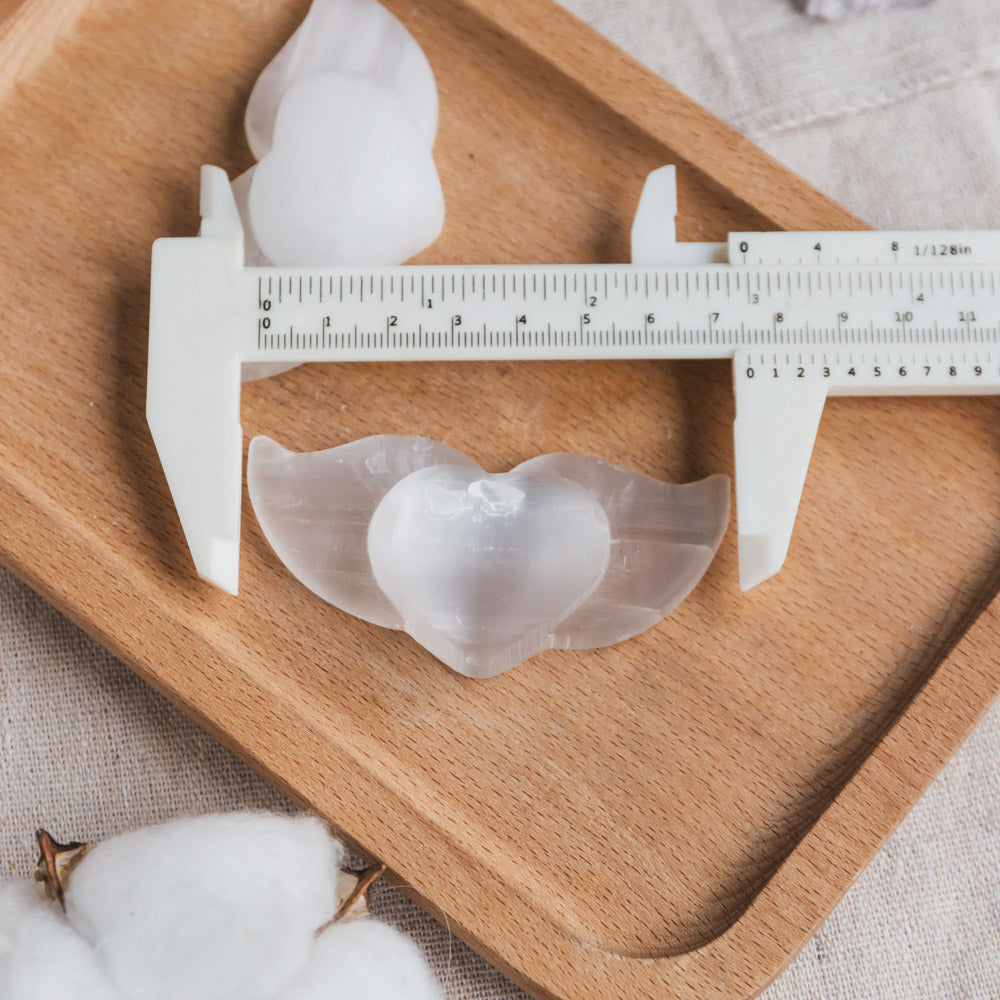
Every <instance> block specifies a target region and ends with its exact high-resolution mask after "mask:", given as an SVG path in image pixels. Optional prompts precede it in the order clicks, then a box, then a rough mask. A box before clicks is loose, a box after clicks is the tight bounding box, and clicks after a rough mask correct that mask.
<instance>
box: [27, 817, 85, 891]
mask: <svg viewBox="0 0 1000 1000" xmlns="http://www.w3.org/2000/svg"><path fill="white" fill-rule="evenodd" d="M35 840H37V841H38V849H39V851H41V854H40V856H39V858H38V867H37V868H36V869H35V879H36V880H37V881H39V882H41V883H42V884H43V885H44V886H45V894H46V895H47V896H48V897H49V899H54V900H56V901H57V902H58V903H59V905H60V906H61V907H62V908H63V909H65V908H66V901H65V890H66V879H67V878H68V877H69V874H70V872H72V871H73V869H74V868H75V867H76V866H77V865H78V864H79V863H80V861H82V860H83V857H84V855H85V854H86V853H87V851H88V850H90V845H89V844H81V843H80V842H79V841H76V840H74V841H71V842H70V843H69V844H60V843H59V842H58V841H56V840H54V839H53V837H52V835H51V834H50V833H49V832H48V831H47V830H38V831H36V833H35Z"/></svg>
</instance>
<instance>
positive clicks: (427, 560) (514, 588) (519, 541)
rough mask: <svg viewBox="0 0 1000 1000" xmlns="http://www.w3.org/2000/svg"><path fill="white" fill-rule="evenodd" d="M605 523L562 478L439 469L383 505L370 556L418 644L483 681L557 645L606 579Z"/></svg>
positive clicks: (413, 477) (374, 523) (402, 486)
mask: <svg viewBox="0 0 1000 1000" xmlns="http://www.w3.org/2000/svg"><path fill="white" fill-rule="evenodd" d="M610 550H611V532H610V529H609V526H608V519H607V516H606V515H605V513H604V510H603V509H602V507H601V505H600V504H599V503H598V501H597V498H596V497H595V496H594V494H593V493H591V491H590V490H588V489H585V488H584V487H582V486H580V485H578V484H577V483H574V482H570V481H569V480H567V479H563V478H562V477H560V476H556V475H551V474H550V475H546V474H535V475H532V474H525V473H519V472H516V471H515V472H508V473H504V474H501V475H487V474H486V473H483V472H482V471H481V470H479V469H475V468H473V469H469V468H462V467H456V466H438V467H436V468H428V469H421V470H419V471H417V472H414V473H411V474H410V475H409V476H407V477H406V478H405V479H403V480H401V481H400V482H399V483H397V484H396V485H395V486H394V487H393V488H392V489H391V490H390V491H389V492H388V494H386V496H385V497H384V498H383V500H382V502H381V503H380V504H379V505H378V507H377V508H376V510H375V514H374V516H373V517H372V520H371V524H370V526H369V528H368V555H369V558H370V559H371V566H372V571H373V573H374V575H375V579H376V581H377V582H378V585H379V587H381V589H382V591H383V593H384V594H385V595H386V596H387V597H388V598H389V600H390V601H391V602H392V603H393V605H394V606H395V607H396V609H397V610H398V611H399V613H400V614H401V616H402V618H403V621H404V628H405V629H406V631H407V632H409V633H410V634H411V635H412V636H413V637H414V638H415V639H416V640H417V641H418V642H419V643H420V644H421V645H423V646H424V647H426V648H427V649H429V650H430V651H431V652H432V653H434V655H435V656H437V657H438V658H439V659H441V660H443V661H444V662H445V663H447V664H449V665H450V666H452V667H453V668H454V669H456V670H458V671H460V672H461V673H464V674H467V675H469V676H473V677H485V676H491V675H492V674H496V673H499V672H500V671H502V670H506V669H508V668H509V667H511V666H513V665H514V664H516V663H519V662H520V661H521V660H523V659H525V658H527V657H528V656H531V655H533V654H534V653H537V652H539V651H540V650H542V649H545V648H547V647H548V646H549V645H551V637H552V634H553V632H554V630H555V627H556V625H557V624H558V623H559V622H561V621H562V620H563V619H564V618H566V617H567V616H568V615H570V614H571V613H572V612H573V611H575V610H576V609H577V608H578V607H579V606H580V605H581V604H582V603H583V602H584V601H585V600H586V599H587V598H588V597H589V596H590V595H591V594H592V593H593V592H594V590H595V589H596V588H597V586H598V584H599V583H600V582H601V580H602V579H603V577H604V572H605V570H606V568H607V564H608V555H609V553H610Z"/></svg>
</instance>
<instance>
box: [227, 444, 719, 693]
mask: <svg viewBox="0 0 1000 1000" xmlns="http://www.w3.org/2000/svg"><path fill="white" fill-rule="evenodd" d="M247 481H248V486H249V491H250V499H251V501H252V503H253V506H254V510H255V512H256V514H257V518H258V520H259V521H260V524H261V527H262V529H263V531H264V534H265V536H266V537H267V540H268V541H269V542H270V544H271V546H272V547H273V548H274V550H275V551H276V552H277V554H278V555H279V557H280V558H281V559H282V561H283V562H284V563H285V565H286V566H287V567H288V568H289V570H290V571H291V572H292V573H293V574H294V575H295V576H296V577H298V579H300V580H301V581H302V582H303V583H305V584H306V586H308V587H309V588H310V589H311V590H313V591H314V592H316V593H317V594H319V595H320V596H321V597H323V598H324V599H325V600H327V601H330V602H331V603H332V604H335V605H337V606H338V607H340V608H342V609H343V610H345V611H348V612H350V613H351V614H354V615H357V616H358V617H361V618H364V619H366V620H367V621H371V622H374V623H375V624H377V625H384V626H387V627H389V628H398V629H405V630H406V631H407V632H409V633H410V635H412V636H413V637H414V638H415V639H416V640H417V641H418V642H420V643H421V644H422V645H423V646H424V647H425V648H427V649H428V650H430V651H431V652H432V653H434V655H436V656H437V657H438V658H439V659H441V660H442V661H443V662H445V663H446V664H448V666H450V667H452V668H453V669H455V670H457V671H458V672H459V673H463V674H466V675H467V676H470V677H490V676H493V675H494V674H497V673H500V672H502V671H504V670H507V669H509V668H510V667H512V666H515V665H516V664H517V663H520V662H521V661H522V660H524V659H526V658H527V657H529V656H532V655H534V654H535V653H537V652H539V651H541V650H543V649H549V648H574V649H585V648H591V647H595V646H603V645H610V644H612V643H615V642H619V641H621V640H623V639H627V638H629V637H631V636H633V635H636V634H638V633H639V632H642V631H644V630H645V629H647V628H649V627H650V626H651V625H654V624H655V623H656V622H658V621H659V620H660V619H661V618H663V617H664V616H665V615H666V614H668V613H669V612H670V611H672V610H673V609H674V608H675V607H676V606H677V605H678V604H679V603H680V602H681V601H682V600H683V599H684V597H685V596H687V594H688V593H689V592H690V591H691V590H692V589H693V588H694V586H695V585H696V584H697V582H698V580H700V579H701V577H702V575H703V574H704V572H705V570H706V569H707V568H708V565H709V563H710V562H711V560H712V558H713V556H714V555H715V552H716V550H717V548H718V546H719V543H720V541H721V540H722V536H723V533H724V532H725V528H726V524H727V522H728V519H729V481H728V479H727V478H726V477H725V476H710V477H709V478H707V479H704V480H701V481H700V482H696V483H688V484H683V485H675V484H670V483H663V482H660V481H659V480H656V479H653V478H651V477H649V476H644V475H641V474H640V473H636V472H631V471H629V470H627V469H623V468H621V467H620V466H617V465H613V464H611V463H610V462H605V461H602V460H600V459H597V458H591V457H588V456H582V455H570V454H556V455H543V456H541V457H540V458H535V459H532V460H530V461H528V462H524V463H522V464H521V465H519V466H517V467H516V468H515V469H513V470H512V471H511V472H509V473H504V474H487V473H484V472H483V470H482V469H480V468H479V466H478V465H476V464H475V463H474V462H473V461H472V460H471V459H469V458H468V457H466V456H465V455H463V454H462V453H461V452H458V451H455V450H454V449H453V448H449V447H448V446H447V445H443V444H439V443H437V442H433V441H429V440H427V439H426V438H414V437H397V436H385V435H383V436H378V437H370V438H364V439H362V440H360V441H354V442H352V443H351V444H347V445H342V446H340V447H338V448H331V449H328V450H327V451H319V452H311V453H306V454H296V453H293V452H290V451H286V450H285V449H284V448H282V447H281V446H280V445H278V444H276V443H275V442H274V441H271V440H270V439H268V438H260V437H258V438H254V439H253V441H252V442H251V444H250V457H249V462H248V468H247Z"/></svg>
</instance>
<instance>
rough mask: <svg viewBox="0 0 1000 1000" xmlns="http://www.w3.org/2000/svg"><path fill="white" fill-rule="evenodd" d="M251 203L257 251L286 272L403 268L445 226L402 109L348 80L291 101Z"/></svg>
mask: <svg viewBox="0 0 1000 1000" xmlns="http://www.w3.org/2000/svg"><path fill="white" fill-rule="evenodd" d="M247 204H248V210H249V217H250V223H251V227H252V229H253V234H254V236H255V237H256V240H257V243H258V245H259V246H260V249H261V252H262V253H263V254H264V255H265V256H266V257H267V258H268V259H269V260H271V261H273V262H275V263H280V264H283V265H309V264H321V263H326V264H340V263H352V264H362V265H363V264H388V263H400V262H402V261H404V260H406V259H407V258H409V257H412V256H413V255H414V254H415V253H417V252H418V251H420V250H422V249H423V248H424V247H425V246H427V245H428V244H429V243H431V242H433V241H434V240H435V239H436V238H437V236H438V234H439V233H440V232H441V227H442V225H443V224H444V195H443V194H442V191H441V184H440V181H439V180H438V176H437V171H436V170H435V168H434V160H433V159H432V158H431V154H430V150H429V149H428V148H427V146H426V145H425V144H424V142H423V139H422V137H421V135H420V132H419V131H418V129H417V127H416V125H415V124H414V123H413V119H412V118H411V117H410V115H409V114H408V112H407V110H406V107H405V105H404V104H403V102H402V101H401V100H400V99H399V97H397V96H396V95H395V94H394V93H393V92H392V91H391V90H389V89H388V88H386V87H385V86H383V85H382V84H380V83H377V82H376V81H374V80H372V79H369V78H368V77H363V76H358V75H357V74H353V73H344V72H329V73H318V74H315V75H313V76H310V77H307V78H305V79H303V80H301V81H299V82H298V83H296V84H295V85H294V86H293V87H292V88H291V89H290V90H289V91H288V93H287V94H286V95H285V98H284V100H283V101H282V103H281V108H280V109H279V112H278V119H277V122H276V124H275V131H274V145H273V147H272V148H271V151H270V152H269V153H268V154H267V155H266V156H265V157H264V158H263V159H262V160H261V161H260V163H258V164H257V166H256V168H255V170H254V173H253V177H252V179H251V182H250V193H249V197H248V199H247Z"/></svg>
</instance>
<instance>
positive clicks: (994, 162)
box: [0, 0, 1000, 1000]
mask: <svg viewBox="0 0 1000 1000" xmlns="http://www.w3.org/2000/svg"><path fill="white" fill-rule="evenodd" d="M563 2H564V3H565V4H566V5H567V6H568V7H569V8H570V9H572V10H573V11H575V12H576V13H577V14H579V15H580V16H582V17H583V18H584V19H585V20H588V21H589V22H590V23H591V24H593V25H594V26H595V27H596V28H597V29H598V30H600V31H602V32H604V33H605V34H606V35H608V36H609V37H610V38H612V40H614V41H615V42H617V43H618V44H619V45H621V46H622V47H623V48H625V49H626V50H628V51H630V52H631V53H632V54H633V55H635V56H636V57H638V58H639V59H641V60H643V61H644V62H645V63H646V64H647V65H649V66H650V67H651V68H652V69H654V70H656V71H657V72H659V73H661V74H662V75H664V76H665V77H666V78H667V79H669V80H670V81H671V82H672V83H674V84H676V85H677V86H679V87H680V88H681V89H682V90H684V91H685V92H687V93H689V94H690V95H691V96H692V97H694V98H695V99H697V100H699V101H700V102H701V103H703V104H705V105H706V106H707V107H709V108H710V109H711V110H712V111H714V112H715V113H716V114H718V115H720V116H721V117H723V118H724V119H726V120H728V121H729V122H730V123H731V124H733V125H734V126H736V127H737V128H738V129H740V130H741V131H743V132H744V133H745V134H747V135H749V136H750V137H751V138H753V139H755V140H756V141H757V142H759V143H760V144H761V145H762V146H764V148H765V149H767V150H768V151H769V152H770V153H772V154H773V155H775V156H776V157H777V158H778V159H780V160H782V161H783V162H785V163H786V164H788V165H789V166H790V167H791V168H792V169H794V170H796V171H797V172H799V173H801V174H803V175H804V176H805V177H807V178H809V179H810V180H811V181H812V182H813V183H814V184H816V185H817V186H818V187H820V188H822V189H823V190H825V191H827V192H828V193H830V194H831V195H833V196H834V197H835V198H836V199H838V200H839V201H841V202H842V203H843V204H844V205H846V206H847V207H848V208H850V209H851V210H852V211H854V212H855V213H857V214H858V215H859V216H861V217H862V218H865V219H867V220H868V221H869V222H871V223H873V224H874V225H876V226H878V227H880V228H889V227H912V228H932V227H940V228H958V227H963V226H965V227H969V228H1000V188H998V184H997V177H998V176H1000V102H998V97H1000V79H998V77H997V76H996V73H997V71H998V69H1000V21H998V19H997V18H996V7H995V4H994V3H993V2H991V0H936V2H935V3H933V4H931V6H929V7H924V8H918V9H912V10H899V11H892V12H887V13H884V14H871V15H868V16H866V17H863V18H861V19H859V20H857V21H853V22H848V23H842V24H832V25H831V24H822V23H817V22H812V21H810V20H808V19H805V18H803V16H802V15H801V14H799V13H797V12H796V11H795V10H793V8H792V7H791V5H790V3H789V2H788V0H563ZM443 113H447V109H446V108H444V109H443ZM682 211H683V206H682ZM0 530H2V513H0ZM998 803H1000V708H995V709H994V710H993V711H992V712H991V713H990V714H989V716H987V718H986V720H985V721H984V722H983V723H982V724H981V725H980V727H979V728H978V729H977V731H976V732H975V733H974V735H973V736H972V737H971V739H970V740H969V741H968V742H967V743H966V745H965V746H964V747H963V748H962V750H961V751H960V752H959V754H958V755H957V757H956V758H955V759H954V761H953V762H952V763H951V764H950V765H949V767H948V768H947V770H946V771H945V772H944V774H943V775H942V776H941V778H940V779H939V780H938V781H937V782H936V783H935V785H934V786H933V787H932V788H931V790H930V791H929V792H928V793H927V795H926V796H925V797H924V798H923V800H922V801H921V802H920V803H919V805H918V806H917V808H916V809H915V810H914V811H913V812H912V813H911V814H910V816H909V817H908V818H907V820H906V821H905V822H904V824H903V826H902V827H901V828H900V829H899V831H897V833H896V834H895V835H894V836H893V838H892V839H891V840H890V841H889V843H888V844H887V845H886V847H885V848H884V849H883V850H882V851H881V852H880V854H879V855H878V857H877V858H876V859H875V861H874V862H873V863H872V865H870V866H869V868H868V869H867V870H866V871H865V872H864V874H863V875H862V876H861V878H860V879H859V880H858V882H857V884H856V885H855V886H854V888H853V889H852V890H851V891H850V892H849V893H848V894H847V896H846V897H845V898H844V900H843V901H842V902H841V904H840V905H839V906H838V908H837V909H836V911H835V912H834V914H833V915H832V916H831V917H830V919H829V920H828V921H827V922H826V923H825V924H824V926H823V927H822V929H821V930H820V931H819V933H817V934H816V936H815V937H814V938H813V939H812V940H811V941H810V942H809V943H808V944H807V945H806V947H805V949H804V950H803V952H802V953H801V955H800V956H799V957H798V959H797V960H796V961H795V962H794V963H793V964H792V966H791V967H790V969H789V970H788V971H787V972H786V973H785V974H784V975H783V976H782V977H781V978H779V980H778V981H777V982H776V983H775V984H774V985H773V986H772V987H771V988H770V989H769V990H768V991H767V992H766V994H765V996H766V997H767V1000H821V998H822V1000H840V998H844V1000H846V998H852V1000H868V998H870V1000H917V998H925V997H934V998H938V1000H950V998H955V1000H958V998H963V1000H987V998H995V997H1000V805H998ZM234 808H276V809H289V808H291V807H290V806H289V805H288V804H287V803H286V802H285V801H284V800H283V799H282V798H281V797H280V796H279V795H278V794H277V793H276V792H274V791H273V790H272V789H270V788H269V787H268V786H267V785H266V784H265V783H264V782H263V781H261V780H260V779H259V778H257V777H256V776H255V775H254V774H252V773H251V772H250V771H249V769H248V768H246V767H245V766H244V765H243V764H241V763H240V762H239V761H238V760H236V759H235V758H234V757H233V756H232V755H231V754H229V753H228V752H227V751H225V750H224V749H222V748H221V747H220V746H219V745H217V744H216V743H215V742H214V741H212V740H211V739H209V738H208V737H207V736H205V735H204V734H202V733H201V732H200V731H199V730H198V729H197V728H196V727H195V726H194V725H193V724H192V723H190V722H189V721H188V720H187V719H186V718H184V717H183V716H182V715H181V714H180V713H179V712H177V711H176V710H175V709H173V708H172V707H171V706H169V705H168V704H167V703H166V702H165V701H164V700H163V699H162V698H160V697H159V696H158V695H156V694H155V693H154V692H152V691H151V690H150V689H149V688H148V687H146V686H145V685H144V684H143V683H142V682H141V681H139V680H138V679H137V678H136V677H135V676H134V675H132V674H131V673H130V672H129V671H128V670H127V669H125V668H124V667H123V666H121V665H120V664H119V663H117V662H116V661H115V660H114V659H113V658H112V657H111V656H110V655H109V654H107V653H106V652H105V651H103V650H102V649H100V648H99V647H98V646H96V645H95V644H94V643H92V642H91V641H90V640H89V639H87V638H86V637H85V636H84V635H82V634H81V633H80V632H79V631H78V630H77V629H76V628H75V627H74V626H72V625H71V624H70V623H69V622H67V621H66V620H65V619H63V618H62V617H61V616H60V615H58V614H57V613H56V612H54V611H53V610H52V609H51V608H49V607H48V606H47V605H46V604H45V603H44V602H43V601H41V600H40V599H39V598H38V597H37V596H35V595H34V594H32V593H31V592H30V591H29V590H28V589H27V588H26V587H24V586H23V585H22V584H20V583H19V582H18V581H16V580H14V579H13V577H11V576H10V575H9V574H7V573H4V572H3V571H0V877H21V876H24V875H27V874H28V873H29V871H30V870H31V869H32V868H33V865H34V854H35V850H34V843H33V831H34V830H35V828H36V827H37V826H39V825H45V826H47V827H48V828H49V829H50V830H51V831H52V832H53V833H54V834H56V835H57V836H63V837H80V838H83V839H93V840H96V839H100V838H102V837H105V836H107V835H109V834H112V833H115V832H118V831H120V830H124V829H127V828H131V827H134V826H138V825H142V824H146V823H151V822H155V821H157V820H161V819H165V818H169V817H171V816H175V815H179V814H183V813H191V812H204V811H210V810H218V809H234ZM375 906H376V910H377V912H379V913H380V914H381V915H383V916H384V917H385V918H386V919H388V920H390V921H391V922H393V923H395V924H396V925H397V926H399V927H401V928H402V929H404V930H406V931H408V932H409V933H411V934H412V935H413V936H414V937H415V938H416V939H417V940H418V941H419V942H420V943H421V944H422V946H423V947H424V949H425V950H426V952H427V954H428V955H429V957H430V958H431V960H432V962H433V964H434V966H435V967H436V969H437V970H438V972H439V975H440V976H441V978H442V981H443V982H444V984H445V987H446V991H447V994H448V996H449V997H450V998H476V1000H506V998H514V997H522V996H523V995H522V994H521V993H520V991H519V990H517V989H516V987H514V986H513V985H511V984H510V983H508V982H507V981H506V980H505V979H504V978H503V977H502V976H500V975H499V974H498V973H496V972H495V971H493V970H492V969H490V968H489V967H488V966H487V965H486V964H485V963H484V962H482V961H481V960H480V959H479V958H477V957H476V956H475V955H473V954H472V953H471V952H470V951H469V950H468V949H467V948H465V947H464V946H463V945H461V944H460V943H459V942H457V941H456V940H455V939H453V938H452V937H451V936H450V935H449V934H448V933H447V931H446V929H445V928H443V927H441V926H440V925H439V924H437V923H436V922H435V921H434V920H433V919H432V918H431V917H429V916H427V915H425V914H424V913H422V912H421V911H419V910H417V909H416V908H415V907H414V906H412V905H411V904H410V903H408V902H407V901H406V900H405V899H404V898H403V897H402V896H401V895H400V894H399V893H398V892H396V891H395V890H392V889H387V888H382V889H380V890H379V891H378V892H377V895H376V902H375ZM0 1000H2V998H0ZM623 1000H625V998H623Z"/></svg>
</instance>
